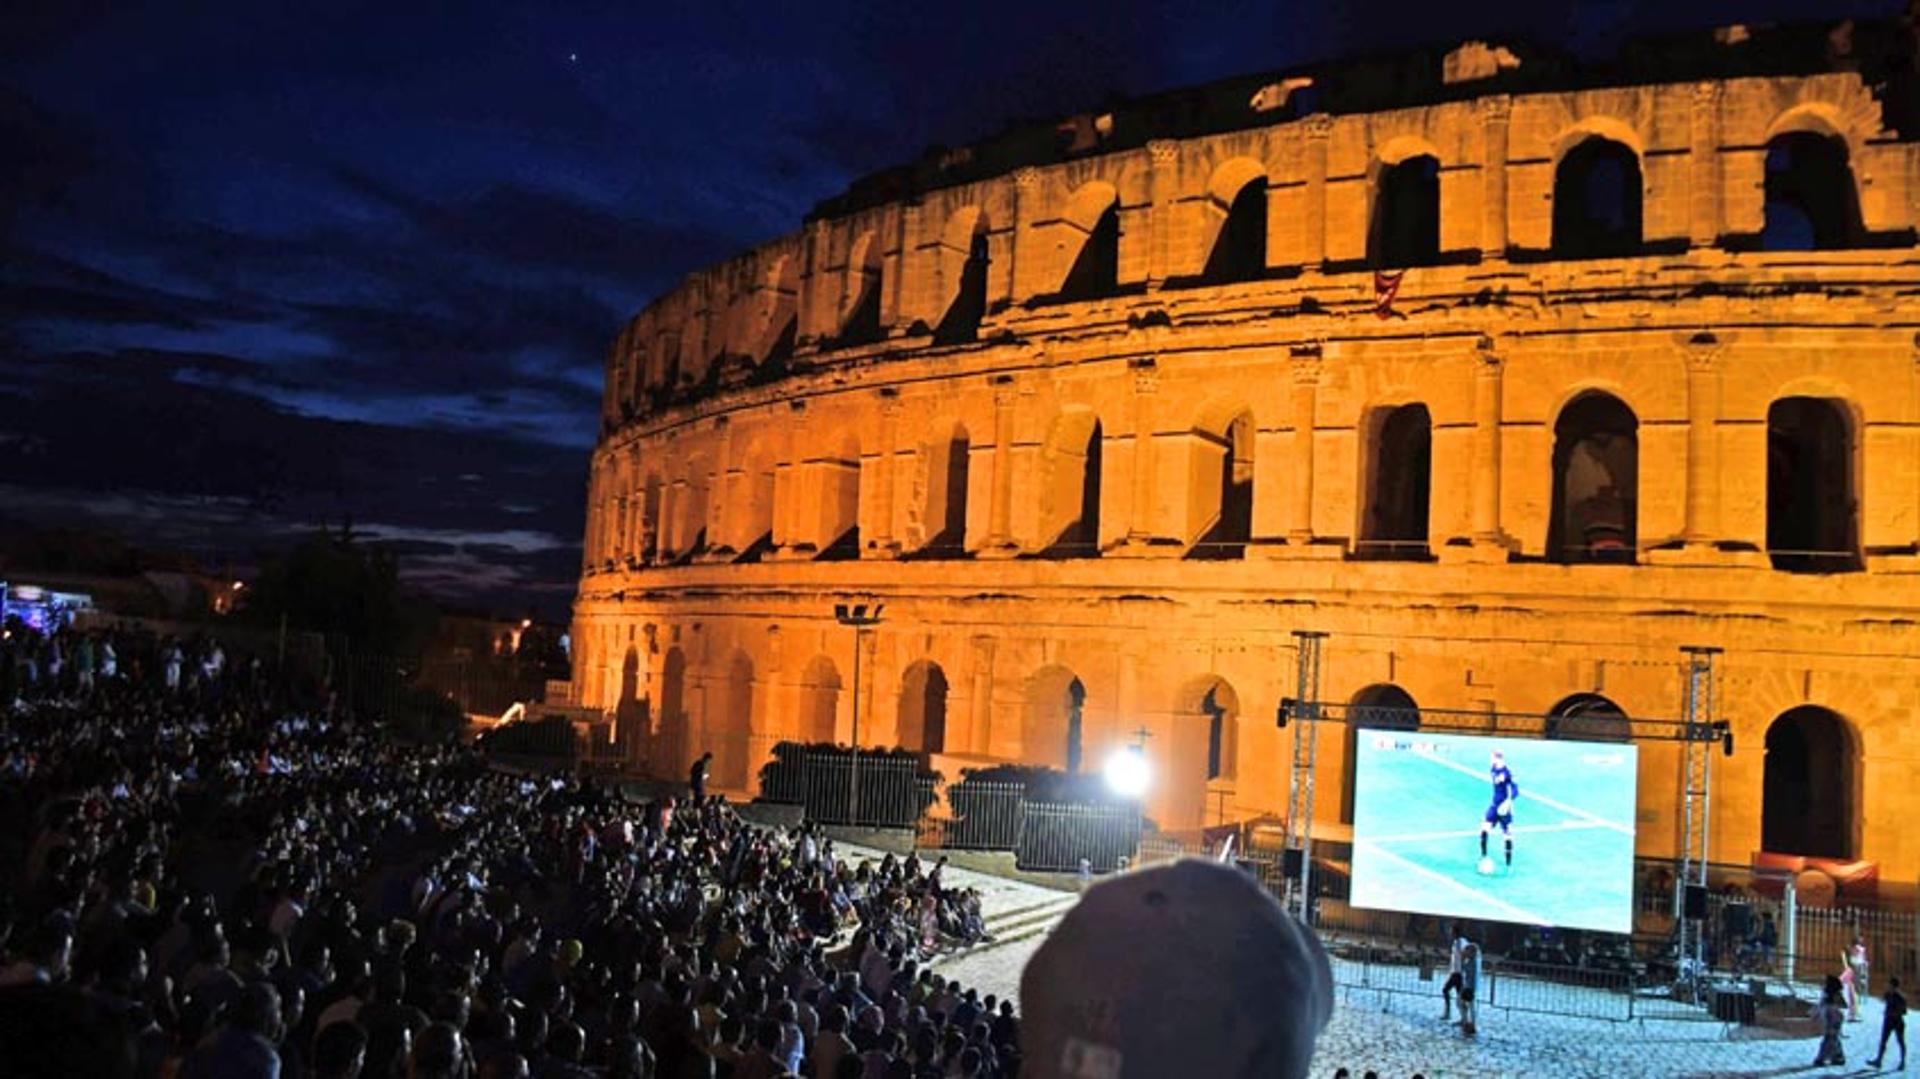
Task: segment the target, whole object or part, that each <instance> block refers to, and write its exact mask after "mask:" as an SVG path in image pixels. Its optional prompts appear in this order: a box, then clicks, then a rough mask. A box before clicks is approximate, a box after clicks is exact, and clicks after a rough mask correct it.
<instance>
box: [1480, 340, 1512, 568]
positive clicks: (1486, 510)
mask: <svg viewBox="0 0 1920 1079" xmlns="http://www.w3.org/2000/svg"><path fill="white" fill-rule="evenodd" d="M1505 368H1506V360H1505V359H1504V358H1502V357H1501V356H1500V355H1499V354H1498V353H1496V352H1495V351H1494V350H1493V342H1492V341H1489V340H1482V341H1481V343H1480V347H1479V351H1478V352H1477V353H1475V355H1474V368H1473V545H1474V546H1475V547H1478V548H1487V549H1490V550H1494V549H1497V550H1498V551H1499V552H1501V553H1502V554H1504V553H1505V551H1506V550H1507V538H1506V534H1505V533H1504V532H1503V531H1501V528H1500V461H1501V449H1500V424H1501V422H1502V421H1501V411H1500V410H1501V400H1500V393H1501V381H1502V376H1503V374H1504V371H1505Z"/></svg>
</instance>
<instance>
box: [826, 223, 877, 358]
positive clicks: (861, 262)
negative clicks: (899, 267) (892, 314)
mask: <svg viewBox="0 0 1920 1079" xmlns="http://www.w3.org/2000/svg"><path fill="white" fill-rule="evenodd" d="M881 255H882V251H881V249H880V237H879V234H878V233H876V232H875V231H874V230H872V229H868V230H867V231H865V232H863V233H861V234H860V235H859V237H857V238H856V239H855V240H854V241H853V246H852V247H851V248H850V249H848V252H847V270H846V281H845V283H844V285H843V287H842V290H841V298H840V329H839V333H838V334H837V335H836V343H837V344H840V345H843V346H844V345H866V344H872V343H873V342H875V341H878V340H880V338H881V336H882V335H881V327H880V291H881V290H880V273H881Z"/></svg>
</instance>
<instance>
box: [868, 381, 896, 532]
mask: <svg viewBox="0 0 1920 1079" xmlns="http://www.w3.org/2000/svg"><path fill="white" fill-rule="evenodd" d="M899 427H900V391H899V390H897V389H895V388H893V387H891V386H889V387H886V388H885V389H882V390H881V391H880V434H879V438H880V452H879V454H878V455H877V456H876V457H875V462H876V463H875V464H874V471H875V472H876V475H875V476H874V495H873V515H872V516H873V533H872V538H871V539H863V540H862V542H861V548H862V549H861V551H860V557H862V558H897V557H899V554H900V542H899V541H898V540H896V539H894V538H893V514H894V509H893V497H894V495H893V472H894V466H895V465H896V464H897V460H896V454H897V453H898V450H897V448H896V442H897V440H898V432H899ZM860 534H861V535H862V536H863V537H865V536H866V535H867V531H866V529H865V528H862V529H861V533H860Z"/></svg>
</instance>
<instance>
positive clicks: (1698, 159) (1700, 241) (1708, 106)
mask: <svg viewBox="0 0 1920 1079" xmlns="http://www.w3.org/2000/svg"><path fill="white" fill-rule="evenodd" d="M1723 89H1724V87H1723V84H1721V83H1718V82H1698V83H1694V85H1693V115H1692V122H1691V123H1690V124H1689V125H1688V139H1687V158H1688V163H1689V165H1690V166H1691V167H1690V168H1689V169H1688V185H1687V186H1688V188H1689V193H1690V195H1691V198H1689V199H1688V200H1687V201H1688V215H1687V220H1688V225H1687V235H1688V237H1689V238H1690V239H1691V240H1692V242H1693V246H1694V247H1696V248H1700V247H1711V246H1713V245H1714V243H1716V242H1717V241H1718V240H1719V239H1720V233H1721V230H1722V227H1723V226H1722V222H1723V221H1724V217H1723V215H1722V213H1721V182H1720V99H1721V96H1722V92H1723ZM1689 506H1691V501H1689ZM1689 522H1690V523H1689V530H1691V518H1689ZM1688 542H1689V543H1691V542H1692V540H1691V539H1689V540H1688Z"/></svg>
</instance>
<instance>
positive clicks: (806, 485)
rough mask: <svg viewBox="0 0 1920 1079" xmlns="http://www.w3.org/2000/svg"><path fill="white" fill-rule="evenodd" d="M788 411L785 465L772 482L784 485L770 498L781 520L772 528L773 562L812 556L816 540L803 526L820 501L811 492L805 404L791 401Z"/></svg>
mask: <svg viewBox="0 0 1920 1079" xmlns="http://www.w3.org/2000/svg"><path fill="white" fill-rule="evenodd" d="M791 408H792V412H793V420H792V422H791V423H790V424H789V426H788V431H787V434H788V443H787V445H788V453H787V461H786V464H785V465H784V466H783V467H782V468H781V469H780V472H781V473H782V475H780V476H779V477H777V478H776V479H775V481H774V482H775V483H776V484H780V483H784V485H785V486H784V487H783V488H782V489H781V490H780V491H779V492H778V493H777V494H776V496H775V498H774V511H775V512H776V513H777V514H778V515H779V516H780V517H782V518H784V520H781V521H778V522H776V523H775V526H774V527H775V529H776V532H775V536H774V538H775V541H776V542H775V544H774V557H775V558H776V559H781V558H807V557H809V556H811V555H812V554H813V552H814V548H815V545H816V540H815V538H814V535H813V530H812V529H810V528H809V527H808V526H807V524H806V511H808V510H818V509H819V508H820V501H819V499H818V498H816V497H814V492H813V491H812V490H811V487H812V482H811V481H812V477H811V473H812V472H813V468H812V466H811V465H810V464H809V463H808V461H809V456H810V454H811V451H812V446H811V441H812V440H811V439H810V437H809V435H810V434H811V432H812V423H811V422H810V421H809V416H808V412H807V404H806V402H805V401H794V402H792V405H791Z"/></svg>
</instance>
